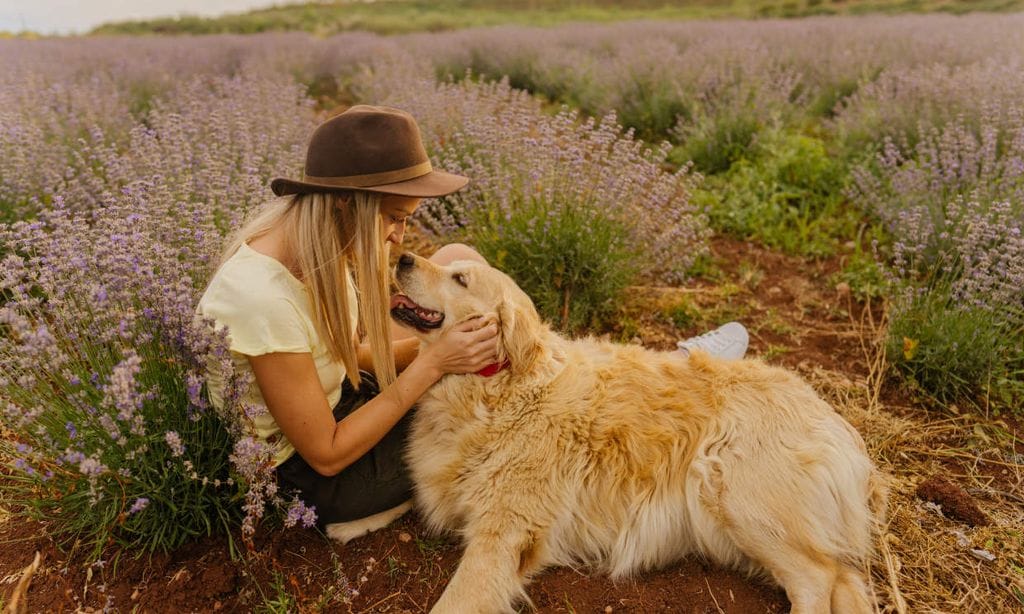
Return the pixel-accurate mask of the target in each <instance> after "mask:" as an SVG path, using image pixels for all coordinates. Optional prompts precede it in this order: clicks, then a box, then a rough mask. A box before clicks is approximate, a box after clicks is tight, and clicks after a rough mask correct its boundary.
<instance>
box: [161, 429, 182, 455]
mask: <svg viewBox="0 0 1024 614" xmlns="http://www.w3.org/2000/svg"><path fill="white" fill-rule="evenodd" d="M164 441H166V442H167V447H169V448H170V449H171V456H181V455H183V454H184V453H185V444H183V443H182V442H181V436H179V435H178V434H177V433H176V432H174V431H167V432H166V433H164Z"/></svg>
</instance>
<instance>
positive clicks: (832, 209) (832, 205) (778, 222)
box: [694, 132, 857, 256]
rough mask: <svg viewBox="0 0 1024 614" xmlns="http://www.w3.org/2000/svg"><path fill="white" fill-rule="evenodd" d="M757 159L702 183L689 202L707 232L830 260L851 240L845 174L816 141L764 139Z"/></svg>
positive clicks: (783, 136)
mask: <svg viewBox="0 0 1024 614" xmlns="http://www.w3.org/2000/svg"><path fill="white" fill-rule="evenodd" d="M759 149H761V153H760V155H758V157H757V158H755V159H753V160H749V159H746V158H742V159H740V160H738V161H737V162H736V163H735V164H733V165H732V167H731V168H730V169H729V171H728V172H726V173H724V174H721V175H716V176H712V177H710V178H708V180H707V181H706V182H705V184H704V186H702V188H701V189H700V190H699V191H698V192H697V193H696V194H695V196H694V200H695V201H696V202H698V203H699V204H702V205H704V206H705V207H706V208H707V212H708V216H709V219H710V220H711V224H712V226H713V227H714V228H715V229H717V230H719V231H722V232H726V233H729V234H732V235H735V236H738V237H742V238H756V239H758V240H760V241H762V242H763V243H765V244H766V245H769V246H771V247H776V248H779V249H782V250H783V251H786V252H788V253H793V254H801V255H805V256H818V255H826V254H831V253H833V252H834V251H835V249H836V244H837V242H838V240H839V238H841V237H849V236H851V235H852V234H854V230H855V229H856V223H857V219H856V218H857V214H856V213H855V212H853V211H852V210H850V209H849V208H847V207H844V206H843V205H844V201H843V196H842V194H843V189H844V187H845V183H846V169H845V168H844V167H843V166H842V165H841V164H839V163H837V162H836V161H835V160H833V159H832V158H831V157H830V156H829V155H828V153H827V152H826V150H825V143H824V142H823V141H821V140H820V139H817V138H813V137H808V136H803V135H800V134H793V133H785V132H782V133H766V134H765V138H763V139H761V140H760V144H759Z"/></svg>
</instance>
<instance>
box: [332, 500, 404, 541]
mask: <svg viewBox="0 0 1024 614" xmlns="http://www.w3.org/2000/svg"><path fill="white" fill-rule="evenodd" d="M410 509H412V501H406V502H405V503H402V504H400V505H396V506H395V507H393V508H391V509H389V510H384V511H383V512H379V513H376V514H374V515H373V516H367V517H366V518H360V519H359V520H352V521H349V522H335V523H331V524H329V525H327V527H326V529H327V530H326V532H327V537H330V538H331V539H333V540H335V541H338V542H341V543H343V544H347V543H348V542H350V541H352V540H353V539H355V538H357V537H362V536H363V535H366V534H367V533H372V532H374V531H376V530H377V529H383V528H384V527H386V526H388V525H389V524H391V523H392V522H393V521H394V520H396V519H397V518H398V517H399V516H401V515H402V514H404V513H406V512H408V511H409V510H410Z"/></svg>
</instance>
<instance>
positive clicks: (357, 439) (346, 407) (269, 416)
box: [199, 105, 746, 540]
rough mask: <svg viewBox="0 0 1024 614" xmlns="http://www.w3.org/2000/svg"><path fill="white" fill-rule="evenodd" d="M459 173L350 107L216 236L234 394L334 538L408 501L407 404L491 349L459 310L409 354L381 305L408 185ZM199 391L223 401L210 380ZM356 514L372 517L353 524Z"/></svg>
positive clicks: (397, 128)
mask: <svg viewBox="0 0 1024 614" xmlns="http://www.w3.org/2000/svg"><path fill="white" fill-rule="evenodd" d="M467 182H468V179H466V178H465V177H460V176H458V175H452V174H449V173H444V172H441V171H435V170H433V169H432V168H431V165H430V161H429V160H428V158H427V155H426V151H425V149H424V148H423V145H422V142H421V139H420V134H419V129H418V128H417V126H416V123H415V121H414V120H413V118H412V117H411V116H410V115H409V114H407V113H405V112H403V111H399V110H397V109H391V108H387V107H371V106H365V105H359V106H355V107H352V108H350V109H348V110H347V111H345V112H344V113H342V114H340V115H337V116H335V117H333V118H331V119H328V120H327V121H326V122H324V123H323V124H322V125H321V126H319V127H318V128H317V129H316V131H315V132H314V133H313V136H312V138H311V140H310V143H309V147H308V150H307V154H306V163H305V176H304V178H303V180H301V181H293V180H288V179H275V180H274V181H273V182H272V184H271V189H272V190H273V191H274V193H275V194H276V195H277V196H279V197H282V198H279V199H277V200H274V201H271V202H270V203H268V204H267V205H266V206H265V207H264V209H263V210H262V211H260V212H259V214H258V215H256V216H255V218H254V219H252V220H251V221H249V222H248V223H246V224H245V225H244V226H243V227H242V228H241V229H240V230H239V231H238V232H237V233H236V234H235V235H234V237H233V238H232V239H231V240H230V241H229V244H228V246H227V248H226V249H225V252H224V257H223V259H222V262H221V265H220V267H219V268H218V270H217V271H216V273H215V274H214V276H213V278H212V279H211V281H210V284H209V286H208V287H207V289H206V292H205V293H204V294H203V297H202V298H201V300H200V302H199V311H200V313H202V314H203V315H205V316H208V317H212V318H214V319H215V320H216V321H217V323H218V325H221V326H227V327H228V330H229V335H230V343H231V350H232V354H233V356H234V359H235V365H236V368H237V369H238V370H239V371H241V372H243V373H251V374H252V375H253V377H254V381H255V384H256V385H255V386H252V387H250V389H249V391H248V393H247V396H246V398H245V402H247V403H249V404H252V405H254V406H265V407H266V408H267V410H268V412H267V413H264V414H262V415H257V416H255V417H254V419H253V422H254V426H255V430H256V434H257V436H258V437H259V438H260V439H262V440H263V441H265V442H266V443H267V444H269V445H270V446H271V447H272V449H273V451H274V464H275V466H276V467H277V477H278V482H279V485H280V486H281V488H282V489H283V490H285V491H286V492H287V491H294V492H297V493H298V495H299V497H300V498H301V499H302V500H303V501H304V502H305V503H306V504H307V505H311V506H314V507H315V508H316V513H317V517H318V523H319V524H320V525H321V526H324V525H334V526H332V527H329V528H328V533H329V534H331V535H332V537H336V538H339V539H342V540H347V539H348V538H351V537H354V536H356V535H359V534H361V533H362V532H365V530H366V529H367V528H371V529H372V528H376V527H377V526H382V525H383V524H386V523H387V521H389V520H390V519H392V518H394V517H396V516H398V515H400V514H401V513H402V512H404V511H405V509H408V506H407V501H408V500H409V498H410V495H411V484H410V482H409V478H408V473H407V471H406V469H405V466H404V464H403V462H402V447H403V445H404V440H405V436H406V432H407V423H408V412H409V409H410V408H412V406H413V404H414V403H415V402H416V399H417V398H419V397H420V395H422V394H423V393H424V392H425V391H426V390H427V388H429V387H430V386H431V385H432V384H434V382H436V381H437V380H438V379H440V378H441V377H442V376H444V375H445V374H449V373H475V372H477V371H480V370H482V369H484V367H486V366H488V365H490V364H492V363H494V362H496V352H497V329H496V326H495V325H494V324H491V323H486V324H485V323H483V322H480V321H474V322H466V323H463V324H461V325H459V326H456V327H455V328H453V329H452V330H450V331H449V332H447V333H446V334H444V335H443V336H442V337H441V338H440V340H439V341H438V342H437V343H434V344H431V346H430V347H429V349H427V350H424V351H423V352H419V351H418V350H419V347H418V341H417V340H416V339H414V338H411V337H409V336H408V335H407V334H404V333H402V332H400V330H401V329H398V328H397V327H394V328H392V326H391V323H390V319H389V315H388V311H389V306H390V297H389V292H388V286H389V283H388V282H389V279H388V272H387V269H388V250H389V247H390V246H391V245H400V244H401V242H402V238H403V236H404V233H405V227H406V222H407V220H408V219H409V217H410V216H412V215H413V213H414V212H415V211H416V209H417V207H418V206H419V203H420V199H421V198H425V197H437V196H443V195H447V194H451V193H453V192H455V191H457V190H459V189H461V188H462V187H463V186H465V185H466V183H467ZM465 259H474V260H479V261H481V262H483V261H484V259H483V258H482V257H481V256H480V255H479V254H477V253H476V252H474V251H473V250H472V249H470V248H468V247H466V246H462V245H449V246H445V247H443V248H441V249H440V250H439V251H438V252H437V253H436V254H434V256H433V257H432V258H431V260H433V261H434V262H437V263H439V264H447V263H449V262H452V261H454V260H465ZM741 328H742V327H741ZM720 330H721V329H720ZM360 331H361V332H362V337H363V338H364V339H365V342H361V339H360V334H359V333H360ZM721 336H722V335H721V334H717V335H711V336H710V337H708V336H705V338H703V339H705V340H717V341H721ZM698 339H701V338H698ZM730 339H732V337H730ZM704 345H707V341H705V342H704ZM733 345H735V344H733ZM687 347H689V348H691V349H692V347H702V343H701V342H699V341H698V342H697V343H696V344H691V345H690V346H687ZM745 347H746V340H745V332H744V339H743V348H744V349H745ZM369 371H372V372H373V374H372V375H371V374H370V373H369ZM398 372H400V374H398V375H396V373H398ZM343 382H344V383H343ZM378 382H379V384H378ZM210 390H211V397H212V400H213V402H214V404H216V405H218V406H221V405H222V403H221V396H220V395H221V392H222V387H221V385H220V383H219V382H217V381H215V380H211V382H210ZM368 517H373V518H376V520H372V521H370V522H369V523H363V524H362V525H360V524H358V523H355V524H352V523H351V521H355V520H358V519H363V518H368ZM335 523H349V525H348V526H349V527H353V526H354V527H355V528H345V525H336V524H335ZM332 529H334V530H332Z"/></svg>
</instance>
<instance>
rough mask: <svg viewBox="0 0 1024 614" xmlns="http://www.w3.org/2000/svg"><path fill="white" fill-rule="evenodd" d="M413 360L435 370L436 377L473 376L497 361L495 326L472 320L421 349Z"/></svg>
mask: <svg viewBox="0 0 1024 614" xmlns="http://www.w3.org/2000/svg"><path fill="white" fill-rule="evenodd" d="M417 360H423V361H426V362H427V363H428V364H429V365H430V366H431V367H433V368H434V369H436V373H437V374H438V377H440V376H441V375H445V374H448V373H476V372H477V371H480V370H481V369H483V368H484V367H486V366H487V365H489V364H492V363H494V362H496V361H497V360H498V325H497V323H495V322H494V321H492V320H486V319H484V318H475V319H473V320H467V321H465V322H461V323H459V324H457V325H455V326H454V327H452V328H451V329H449V330H447V331H445V332H444V333H442V334H441V336H440V337H439V338H438V339H437V341H435V342H434V343H431V344H430V345H429V346H425V347H421V348H420V354H419V356H418V357H417Z"/></svg>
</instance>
